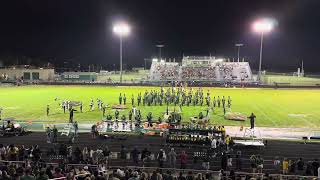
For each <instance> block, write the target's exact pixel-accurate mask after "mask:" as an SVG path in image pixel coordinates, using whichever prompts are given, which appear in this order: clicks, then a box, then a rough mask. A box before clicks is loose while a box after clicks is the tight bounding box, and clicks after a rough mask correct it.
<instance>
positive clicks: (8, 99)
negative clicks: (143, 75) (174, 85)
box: [0, 85, 320, 128]
mask: <svg viewBox="0 0 320 180" xmlns="http://www.w3.org/2000/svg"><path fill="white" fill-rule="evenodd" d="M151 89H154V90H160V88H157V87H128V86H122V87H117V86H114V87H107V86H42V85H37V86H21V87H0V107H2V108H3V110H2V118H14V119H16V120H18V121H26V122H30V123H43V124H53V123H65V122H68V119H69V114H68V113H65V114H64V113H63V110H62V109H61V107H60V106H59V104H60V103H61V101H62V100H70V101H82V102H83V112H82V113H80V112H79V111H76V112H75V115H74V120H75V121H78V122H79V123H95V122H97V121H100V120H102V119H104V118H103V117H102V112H101V111H99V110H98V109H97V103H96V102H97V101H96V99H97V98H99V99H101V100H102V101H103V102H104V104H108V105H109V106H112V105H114V104H118V97H119V93H122V94H124V93H125V94H126V96H127V107H128V109H127V110H121V111H120V116H121V115H122V114H125V115H126V117H128V111H129V110H130V109H131V96H132V94H133V95H134V97H135V103H137V100H136V97H137V94H138V93H139V92H141V93H142V94H143V93H144V92H145V90H148V91H150V90H151ZM207 90H210V93H211V100H212V99H213V96H216V97H217V96H220V97H222V96H226V97H228V96H230V97H231V99H232V107H231V111H232V112H239V113H242V114H244V115H248V116H249V114H250V113H251V112H254V113H255V115H256V116H257V119H256V126H265V127H310V128H311V127H312V128H316V127H319V125H320V110H319V109H320V105H319V102H320V90H318V89H259V88H248V89H242V88H204V92H205V93H206V92H207ZM56 99H57V100H56ZM91 99H93V100H94V102H95V110H94V111H89V102H90V100H91ZM47 105H50V115H49V116H47V115H46V106H47ZM138 109H140V110H141V112H142V117H143V119H145V118H146V116H147V114H148V112H152V113H153V117H154V120H157V119H158V117H159V116H163V113H164V112H165V110H166V106H165V105H164V106H159V105H157V106H140V107H138ZM170 109H171V110H172V109H173V106H172V105H171V106H170ZM206 109H207V107H206V106H189V107H187V106H183V107H182V118H183V120H182V121H184V122H188V121H190V120H189V119H190V117H192V116H197V115H198V114H199V112H201V111H203V112H204V111H205V110H206ZM109 113H110V114H111V115H112V116H114V110H112V109H111V108H108V109H107V112H106V114H109ZM210 116H211V120H210V123H211V124H215V125H236V126H240V125H249V121H246V122H238V121H231V120H225V119H224V116H223V109H222V108H220V109H216V110H215V111H214V112H213V113H211V114H210Z"/></svg>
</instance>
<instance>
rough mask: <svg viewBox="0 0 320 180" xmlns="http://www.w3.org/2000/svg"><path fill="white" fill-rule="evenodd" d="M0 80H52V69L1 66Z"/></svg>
mask: <svg viewBox="0 0 320 180" xmlns="http://www.w3.org/2000/svg"><path fill="white" fill-rule="evenodd" d="M0 75H1V79H2V80H8V81H15V80H23V81H52V80H54V69H42V68H15V67H13V68H3V69H0Z"/></svg>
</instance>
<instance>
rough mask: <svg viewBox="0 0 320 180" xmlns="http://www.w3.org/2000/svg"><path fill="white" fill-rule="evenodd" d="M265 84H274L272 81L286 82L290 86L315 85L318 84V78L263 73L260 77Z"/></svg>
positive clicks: (319, 80) (319, 79)
mask: <svg viewBox="0 0 320 180" xmlns="http://www.w3.org/2000/svg"><path fill="white" fill-rule="evenodd" d="M262 82H263V83H265V84H270V85H274V83H288V84H287V85H291V86H316V85H319V84H320V78H314V77H297V76H287V75H265V76H263V78H262Z"/></svg>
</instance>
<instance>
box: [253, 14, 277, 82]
mask: <svg viewBox="0 0 320 180" xmlns="http://www.w3.org/2000/svg"><path fill="white" fill-rule="evenodd" d="M273 26H274V23H273V21H271V20H270V19H268V18H265V19H260V20H258V21H256V22H254V23H253V26H252V27H253V30H254V31H255V32H257V33H260V35H261V40H260V57H259V72H258V78H257V80H258V81H260V80H261V64H262V47H263V36H264V34H265V33H268V32H270V31H271V30H272V29H273Z"/></svg>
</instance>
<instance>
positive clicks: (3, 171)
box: [0, 136, 320, 180]
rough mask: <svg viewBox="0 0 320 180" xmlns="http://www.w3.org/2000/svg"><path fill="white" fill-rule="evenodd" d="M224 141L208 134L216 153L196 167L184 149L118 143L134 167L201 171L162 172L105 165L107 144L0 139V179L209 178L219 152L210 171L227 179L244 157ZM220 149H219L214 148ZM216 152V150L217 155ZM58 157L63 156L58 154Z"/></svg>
mask: <svg viewBox="0 0 320 180" xmlns="http://www.w3.org/2000/svg"><path fill="white" fill-rule="evenodd" d="M228 141H230V139H229V140H228V136H226V138H225V139H224V141H217V140H215V139H213V140H212V144H211V147H210V149H211V150H213V152H215V153H214V154H211V155H210V153H209V151H208V149H207V150H205V151H202V153H203V152H204V154H202V155H201V157H204V158H203V159H202V167H201V168H195V167H194V166H193V165H190V164H189V163H188V162H190V161H192V162H193V163H196V161H199V156H197V155H196V154H194V156H193V157H189V156H190V154H188V153H187V152H186V151H184V150H181V151H180V152H178V151H176V150H175V149H174V148H171V149H170V150H168V151H167V152H166V151H165V150H164V149H160V150H159V151H158V152H151V151H149V150H148V149H147V148H144V149H142V150H141V151H140V150H139V149H138V148H137V147H134V148H133V149H131V150H129V149H127V148H126V147H125V146H122V147H121V151H120V153H119V158H120V159H121V160H122V162H123V163H124V166H125V165H126V163H128V162H127V159H129V158H128V156H130V159H131V160H132V163H133V165H134V166H140V167H148V166H149V165H150V164H149V163H151V161H152V160H156V161H157V163H158V167H159V168H174V169H176V168H178V169H201V170H204V173H195V172H196V170H195V171H194V172H193V171H190V172H188V173H178V174H177V171H172V169H171V170H169V171H166V172H162V171H161V169H158V170H156V169H153V170H154V171H153V172H151V171H141V170H139V169H135V168H133V169H130V168H129V169H128V168H117V169H115V170H113V169H112V170H111V169H109V166H108V160H109V158H110V156H111V154H112V153H111V151H110V150H109V148H108V147H107V146H101V147H99V148H97V149H92V148H89V147H84V148H82V149H80V148H78V147H75V148H74V147H72V146H69V147H68V146H66V145H65V144H61V145H60V146H59V147H56V148H54V149H52V150H48V151H47V152H42V151H41V150H40V148H39V147H38V146H37V145H35V146H30V147H25V146H15V145H13V144H11V145H9V146H4V145H2V144H0V158H1V161H0V164H1V167H0V179H22V180H25V179H27V180H29V179H31V180H32V179H37V180H46V179H53V178H62V179H75V178H76V179H87V180H90V179H109V178H111V179H114V180H116V179H119V180H120V179H121V180H122V179H131V180H133V179H146V180H147V179H148V180H149V179H150V180H151V179H152V180H153V179H155V180H162V179H194V180H196V179H201V180H202V179H212V176H213V174H211V173H212V172H211V171H208V170H210V169H211V168H210V164H209V163H210V158H212V157H218V156H219V157H218V158H221V170H220V171H219V173H218V174H215V175H214V176H215V177H218V178H222V179H223V177H225V176H228V178H230V179H235V178H236V173H235V172H238V171H242V164H243V162H242V161H243V158H242V156H241V151H238V152H236V154H235V155H234V154H233V153H231V152H232V148H226V147H227V146H228V145H229V143H230V142H228ZM219 148H220V150H222V151H219V150H218V149H219ZM55 149H57V150H55ZM194 153H196V152H194ZM197 153H199V152H197ZM217 153H220V154H218V155H217ZM152 154H154V157H152ZM47 157H50V159H49V160H48V158H47ZM58 157H62V158H61V159H59V158H58ZM48 162H50V163H48ZM78 164H82V165H78ZM130 164H131V163H130ZM273 164H274V169H275V170H276V171H278V172H277V173H283V174H293V175H296V174H298V175H305V176H318V171H319V170H320V168H319V162H318V160H317V159H315V160H313V161H310V162H304V161H303V159H302V158H300V159H298V160H293V159H291V160H289V159H287V158H284V159H283V160H282V161H281V160H280V159H279V158H278V157H276V158H275V160H274V162H273ZM250 166H251V169H252V171H253V173H263V167H264V159H263V158H262V156H260V155H252V156H251V157H250ZM153 167H154V166H153ZM226 172H228V173H226Z"/></svg>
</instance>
